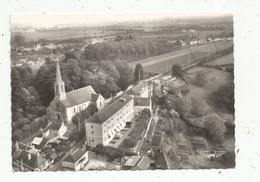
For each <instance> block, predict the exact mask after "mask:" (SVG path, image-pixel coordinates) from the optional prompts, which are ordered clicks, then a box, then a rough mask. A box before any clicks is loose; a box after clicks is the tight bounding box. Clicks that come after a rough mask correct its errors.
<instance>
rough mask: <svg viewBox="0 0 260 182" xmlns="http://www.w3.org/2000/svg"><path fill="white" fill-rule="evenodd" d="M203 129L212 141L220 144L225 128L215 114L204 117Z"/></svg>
mask: <svg viewBox="0 0 260 182" xmlns="http://www.w3.org/2000/svg"><path fill="white" fill-rule="evenodd" d="M204 127H205V129H207V132H208V134H209V136H210V137H211V139H212V140H214V141H216V142H222V141H223V140H224V137H225V136H224V134H225V132H226V127H225V124H224V122H223V121H222V119H221V118H220V117H219V116H218V115H217V114H208V115H207V116H206V117H205V122H204Z"/></svg>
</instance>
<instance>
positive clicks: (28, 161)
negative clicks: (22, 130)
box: [13, 142, 50, 171]
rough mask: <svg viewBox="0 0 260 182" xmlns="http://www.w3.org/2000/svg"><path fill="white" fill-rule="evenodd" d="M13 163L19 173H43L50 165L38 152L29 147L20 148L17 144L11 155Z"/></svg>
mask: <svg viewBox="0 0 260 182" xmlns="http://www.w3.org/2000/svg"><path fill="white" fill-rule="evenodd" d="M13 163H14V164H15V166H16V167H17V168H20V170H21V171H44V170H46V169H47V168H48V167H49V165H50V162H49V161H48V160H47V159H45V158H44V157H43V156H42V155H41V154H40V153H39V150H37V149H34V148H30V147H29V146H26V147H25V148H20V144H19V143H18V142H17V143H16V147H15V151H14V154H13Z"/></svg>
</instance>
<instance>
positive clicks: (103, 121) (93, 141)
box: [85, 95, 134, 146]
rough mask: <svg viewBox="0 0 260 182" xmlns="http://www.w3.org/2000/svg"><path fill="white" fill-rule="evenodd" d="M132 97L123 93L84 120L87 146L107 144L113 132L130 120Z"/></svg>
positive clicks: (132, 112)
mask: <svg viewBox="0 0 260 182" xmlns="http://www.w3.org/2000/svg"><path fill="white" fill-rule="evenodd" d="M133 106H134V99H133V97H131V96H129V95H124V96H122V97H120V98H119V99H117V100H116V101H114V102H113V103H112V104H110V105H108V106H106V107H105V108H103V109H101V110H100V111H98V112H97V113H96V114H95V115H93V116H92V117H91V118H90V119H88V120H86V121H85V131H86V142H87V144H88V145H89V146H96V145H97V144H103V145H108V144H109V142H110V141H111V140H112V139H113V137H114V136H115V134H116V133H117V132H119V131H120V130H121V129H123V128H124V127H125V125H126V122H128V121H131V119H132V118H133V114H134V109H133V108H134V107H133Z"/></svg>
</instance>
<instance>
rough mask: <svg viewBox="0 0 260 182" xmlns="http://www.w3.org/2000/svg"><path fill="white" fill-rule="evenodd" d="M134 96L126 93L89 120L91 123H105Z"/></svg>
mask: <svg viewBox="0 0 260 182" xmlns="http://www.w3.org/2000/svg"><path fill="white" fill-rule="evenodd" d="M132 99H133V98H132V97H131V96H129V95H124V96H122V97H120V98H119V99H117V100H116V101H114V102H113V103H112V104H110V105H108V106H106V107H105V108H103V109H101V110H100V111H99V112H97V113H96V114H95V115H94V116H92V117H91V118H90V119H88V120H87V122H89V123H103V122H105V121H106V120H108V119H109V118H110V117H111V116H113V115H114V114H115V113H116V112H117V111H119V110H120V109H121V108H122V107H124V106H125V105H126V104H127V103H128V102H129V101H131V100H132Z"/></svg>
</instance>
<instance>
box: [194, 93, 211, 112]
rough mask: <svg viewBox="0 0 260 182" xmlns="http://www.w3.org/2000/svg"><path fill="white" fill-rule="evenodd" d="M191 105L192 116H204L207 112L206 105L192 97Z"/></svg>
mask: <svg viewBox="0 0 260 182" xmlns="http://www.w3.org/2000/svg"><path fill="white" fill-rule="evenodd" d="M191 104H192V114H195V115H196V116H204V115H205V114H207V112H208V111H209V107H208V105H207V104H206V103H205V102H204V101H203V100H200V99H198V98H195V97H193V98H192V99H191Z"/></svg>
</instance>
